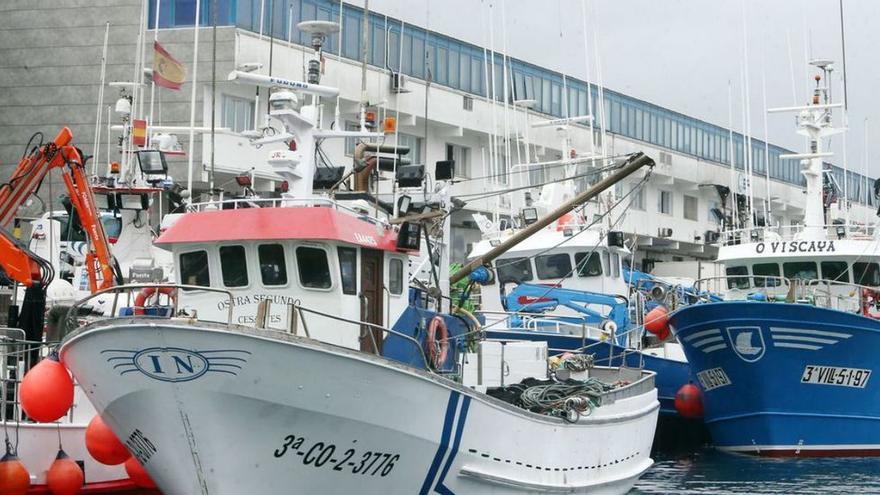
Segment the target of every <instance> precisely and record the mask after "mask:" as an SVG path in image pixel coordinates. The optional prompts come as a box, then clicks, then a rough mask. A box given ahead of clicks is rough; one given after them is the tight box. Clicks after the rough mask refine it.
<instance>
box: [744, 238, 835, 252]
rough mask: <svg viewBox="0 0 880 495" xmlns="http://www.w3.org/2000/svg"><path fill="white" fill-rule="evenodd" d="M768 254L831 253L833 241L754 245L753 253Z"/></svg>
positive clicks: (760, 243) (761, 243) (762, 243)
mask: <svg viewBox="0 0 880 495" xmlns="http://www.w3.org/2000/svg"><path fill="white" fill-rule="evenodd" d="M765 251H766V252H768V253H773V254H777V253H833V252H834V241H784V242H759V243H758V244H756V245H755V252H756V253H758V254H762V253H764V252H765Z"/></svg>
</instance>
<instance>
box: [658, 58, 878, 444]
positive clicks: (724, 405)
mask: <svg viewBox="0 0 880 495" xmlns="http://www.w3.org/2000/svg"><path fill="white" fill-rule="evenodd" d="M813 65H815V66H817V67H818V68H819V69H820V70H821V71H822V75H819V76H816V88H815V90H814V94H813V99H812V101H811V102H810V104H809V105H806V106H802V107H794V108H786V109H780V110H784V111H794V112H796V114H797V123H798V128H799V133H800V134H803V135H805V136H807V137H808V138H809V141H810V149H809V151H808V152H807V153H803V154H795V155H789V156H788V157H787V158H789V159H795V160H799V161H800V164H801V168H802V173H803V175H804V178H805V179H806V208H805V215H804V221H803V225H800V226H792V227H788V228H754V227H751V226H749V228H747V229H745V230H740V231H732V232H728V233H727V234H726V235H725V236H724V237H723V238H722V242H723V245H722V246H721V248H720V249H719V261H720V262H722V263H723V264H724V265H725V268H726V273H727V275H726V276H725V277H722V278H723V279H724V280H720V279H718V280H702V281H700V282H699V283H698V284H699V285H700V286H702V287H709V286H711V285H712V284H720V283H723V284H724V285H726V293H725V300H724V301H723V302H709V301H699V302H697V303H696V304H690V305H686V306H684V307H682V308H680V309H678V310H677V311H675V312H673V313H671V315H670V320H669V321H670V326H671V327H672V330H673V332H674V333H675V335H676V336H677V338H678V340H679V341H680V342H681V343H682V345H683V349H684V352H685V354H686V355H687V358H688V361H689V362H690V363H691V367H692V370H693V372H694V373H695V375H696V377H697V381H698V382H699V385H700V387H701V388H702V390H703V393H704V400H705V421H706V424H707V426H708V427H709V430H710V432H711V435H712V439H713V441H714V443H715V444H716V445H717V446H718V447H719V448H721V449H723V450H728V451H734V452H742V453H749V454H756V455H763V456H865V455H878V454H880V428H878V425H880V401H878V398H880V385H878V382H877V379H876V378H873V379H872V376H871V375H873V372H874V366H875V365H877V364H878V359H877V355H876V352H875V351H876V349H877V348H878V346H880V320H878V318H880V314H878V311H877V308H878V307H880V297H878V295H880V292H878V286H880V265H878V261H880V244H878V240H877V235H876V233H872V232H870V231H869V230H868V228H867V226H859V227H855V226H852V225H849V224H847V223H846V222H845V221H836V220H834V219H833V218H831V217H832V215H831V212H832V210H831V208H830V206H831V203H832V201H833V198H834V187H833V184H832V183H831V180H830V170H827V168H826V167H825V165H824V164H823V161H822V159H823V158H824V157H827V156H829V155H830V153H827V152H825V151H824V147H825V145H826V144H827V138H828V137H830V136H832V135H835V134H838V133H840V132H841V129H836V128H834V127H833V126H832V121H831V117H832V110H833V109H834V108H836V107H838V106H839V105H834V104H832V103H830V102H829V98H828V88H827V87H825V86H824V85H823V83H822V80H823V79H824V80H825V81H828V75H829V73H830V67H829V65H830V63H829V62H827V61H817V62H814V63H813ZM784 158H786V157H784Z"/></svg>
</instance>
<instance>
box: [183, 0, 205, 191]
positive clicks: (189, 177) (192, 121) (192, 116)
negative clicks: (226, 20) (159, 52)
mask: <svg viewBox="0 0 880 495" xmlns="http://www.w3.org/2000/svg"><path fill="white" fill-rule="evenodd" d="M201 4H202V2H201V0H197V1H196V21H195V26H194V27H193V31H194V34H193V76H192V93H191V94H190V101H189V156H188V163H187V171H186V190H187V191H189V194H190V196H189V197H190V202H192V201H193V199H194V198H193V146H194V144H195V143H193V141H194V140H195V135H196V133H195V127H196V86H197V84H196V83H197V81H198V75H199V15H200V14H201V12H200V10H199V7H201Z"/></svg>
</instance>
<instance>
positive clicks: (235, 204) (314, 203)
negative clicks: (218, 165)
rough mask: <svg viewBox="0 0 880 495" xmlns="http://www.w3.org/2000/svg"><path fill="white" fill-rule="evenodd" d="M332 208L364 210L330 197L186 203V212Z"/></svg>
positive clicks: (358, 212) (352, 211)
mask: <svg viewBox="0 0 880 495" xmlns="http://www.w3.org/2000/svg"><path fill="white" fill-rule="evenodd" d="M308 207H317V208H332V209H335V210H339V211H344V212H346V213H349V214H351V215H355V216H358V217H363V216H364V212H363V211H359V210H357V209H355V208H351V207H349V206H346V205H343V204H342V203H340V202H339V201H336V200H334V199H331V198H321V197H316V198H231V199H225V198H224V199H222V200H213V201H203V202H200V203H192V204H190V205H187V211H188V212H203V211H219V210H238V209H254V208H308ZM370 219H371V220H373V221H376V222H380V223H382V224H383V225H389V224H388V223H387V222H384V221H382V220H379V219H376V218H372V217H371V218H370Z"/></svg>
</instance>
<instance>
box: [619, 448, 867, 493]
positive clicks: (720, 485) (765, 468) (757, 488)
mask: <svg viewBox="0 0 880 495" xmlns="http://www.w3.org/2000/svg"><path fill="white" fill-rule="evenodd" d="M653 457H654V461H655V464H654V466H653V467H652V468H651V469H650V470H649V471H648V472H647V473H645V475H644V476H642V477H641V479H640V480H639V481H638V483H636V485H635V488H633V489H632V490H631V491H630V495H648V494H658V495H659V494H663V495H666V494H680V495H685V494H710V493H711V494H736V493H748V494H750V495H763V494H783V493H784V494H798V495H804V494H822V495H825V494H851V493H858V494H880V458H803V459H770V458H756V457H751V456H744V455H736V454H726V453H723V452H719V451H717V450H714V449H703V450H700V451H698V452H697V453H681V454H678V453H676V454H664V453H655V454H654V456H653Z"/></svg>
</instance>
